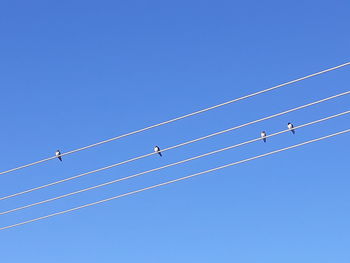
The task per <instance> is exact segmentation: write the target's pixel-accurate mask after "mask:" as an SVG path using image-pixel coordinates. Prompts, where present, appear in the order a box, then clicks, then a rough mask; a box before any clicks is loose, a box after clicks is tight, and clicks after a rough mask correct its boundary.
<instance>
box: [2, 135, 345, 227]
mask: <svg viewBox="0 0 350 263" xmlns="http://www.w3.org/2000/svg"><path fill="white" fill-rule="evenodd" d="M347 132H350V129H347V130H343V131H341V132H337V133H333V134H330V135H327V136H323V137H320V138H317V139H313V140H310V141H306V142H303V143H299V144H295V145H292V146H289V147H285V148H282V149H278V150H275V151H272V152H268V153H265V154H261V155H257V156H254V157H251V158H247V159H244V160H241V161H238V162H234V163H229V164H226V165H223V166H219V167H216V168H213V169H209V170H205V171H202V172H199V173H195V174H191V175H188V176H184V177H181V178H178V179H174V180H171V181H167V182H164V183H160V184H156V185H152V186H149V187H145V188H142V189H139V190H135V191H131V192H127V193H124V194H120V195H116V196H113V197H110V198H106V199H103V200H100V201H96V202H93V203H88V204H85V205H81V206H78V207H74V208H71V209H67V210H63V211H60V212H56V213H53V214H49V215H46V216H41V217H37V218H34V219H31V220H27V221H23V222H20V223H17V224H13V225H9V226H5V227H2V228H0V230H5V229H9V228H13V227H17V226H20V225H24V224H28V223H32V222H35V221H39V220H43V219H46V218H49V217H53V216H57V215H62V214H65V213H68V212H72V211H76V210H79V209H82V208H86V207H90V206H93V205H97V204H101V203H104V202H107V201H111V200H114V199H118V198H121V197H124V196H129V195H133V194H136V193H140V192H144V191H146V190H150V189H154V188H157V187H161V186H164V185H168V184H172V183H175V182H179V181H183V180H186V179H189V178H192V177H195V176H198V175H202V174H206V173H210V172H214V171H217V170H221V169H224V168H227V167H230V166H235V165H238V164H241V163H245V162H248V161H252V160H255V159H258V158H262V157H265V156H269V155H272V154H275V153H279V152H282V151H286V150H289V149H293V148H296V147H300V146H303V145H306V144H310V143H313V142H317V141H321V140H324V139H327V138H331V137H334V136H337V135H341V134H344V133H347Z"/></svg>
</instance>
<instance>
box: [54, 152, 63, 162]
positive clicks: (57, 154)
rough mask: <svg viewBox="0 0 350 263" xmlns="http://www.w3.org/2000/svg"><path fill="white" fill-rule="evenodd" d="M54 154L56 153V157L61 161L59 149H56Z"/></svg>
mask: <svg viewBox="0 0 350 263" xmlns="http://www.w3.org/2000/svg"><path fill="white" fill-rule="evenodd" d="M55 154H56V156H57V158H58V159H59V160H60V161H61V162H62V157H61V152H60V150H57V151H56V153H55Z"/></svg>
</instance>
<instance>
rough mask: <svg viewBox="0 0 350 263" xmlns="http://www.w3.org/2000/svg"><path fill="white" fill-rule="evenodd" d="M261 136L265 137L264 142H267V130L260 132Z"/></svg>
mask: <svg viewBox="0 0 350 263" xmlns="http://www.w3.org/2000/svg"><path fill="white" fill-rule="evenodd" d="M260 136H261V138H262V139H263V141H264V142H266V131H262V132H261V133H260Z"/></svg>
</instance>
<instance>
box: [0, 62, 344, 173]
mask: <svg viewBox="0 0 350 263" xmlns="http://www.w3.org/2000/svg"><path fill="white" fill-rule="evenodd" d="M348 65H350V62H346V63H344V64H341V65H338V66H335V67H332V68H328V69H325V70H322V71H319V72H316V73H313V74H310V75H307V76H304V77H301V78H298V79H295V80H292V81H288V82H285V83H282V84H279V85H277V86H273V87H271V88H268V89H264V90H261V91H258V92H255V93H252V94H249V95H245V96H242V97H239V98H236V99H233V100H230V101H226V102H224V103H221V104H217V105H215V106H211V107H208V108H205V109H202V110H198V111H195V112H192V113H189V114H186V115H183V116H180V117H177V118H174V119H170V120H167V121H164V122H160V123H158V124H154V125H151V126H148V127H145V128H142V129H139V130H136V131H133V132H129V133H126V134H122V135H119V136H116V137H113V138H110V139H107V140H104V141H100V142H97V143H94V144H90V145H88V146H84V147H81V148H78V149H75V150H72V151H69V152H65V153H62V154H61V156H65V155H68V154H72V153H76V152H79V151H83V150H86V149H89V148H92V147H95V146H98V145H101V144H104V143H108V142H111V141H115V140H118V139H121V138H124V137H127V136H130V135H133V134H137V133H140V132H143V131H147V130H150V129H153V128H156V127H159V126H162V125H165V124H169V123H172V122H175V121H178V120H181V119H185V118H188V117H191V116H194V115H197V114H200V113H203V112H206V111H210V110H213V109H216V108H219V107H222V106H225V105H228V104H231V103H234V102H237V101H240V100H244V99H247V98H251V97H254V96H256V95H259V94H262V93H265V92H269V91H272V90H275V89H278V88H281V87H284V86H287V85H290V84H293V83H296V82H299V81H302V80H305V79H308V78H311V77H315V76H318V75H321V74H324V73H327V72H330V71H333V70H336V69H339V68H342V67H345V66H348ZM55 158H57V156H52V157H48V158H45V159H42V160H39V161H36V162H32V163H29V164H26V165H22V166H18V167H15V168H12V169H9V170H6V171H3V172H0V175H2V174H6V173H10V172H13V171H17V170H20V169H23V168H26V167H29V166H33V165H36V164H39V163H43V162H46V161H49V160H52V159H55Z"/></svg>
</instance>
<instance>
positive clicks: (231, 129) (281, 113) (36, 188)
mask: <svg viewBox="0 0 350 263" xmlns="http://www.w3.org/2000/svg"><path fill="white" fill-rule="evenodd" d="M348 94H350V91H346V92H343V93H339V94H337V95H334V96H331V97H327V98H325V99H321V100H318V101H314V102H311V103H308V104H305V105H302V106H299V107H296V108H292V109H289V110H286V111H283V112H280V113H276V114H273V115H270V116H267V117H264V118H261V119H258V120H255V121H251V122H247V123H244V124H241V125H238V126H235V127H232V128H229V129H226V130H222V131H219V132H216V133H212V134H209V135H206V136H203V137H200V138H197V139H194V140H190V141H187V142H183V143H180V144H177V145H174V146H171V147H168V148H165V149H163V150H162V152H165V151H168V150H171V149H175V148H178V147H181V146H185V145H188V144H191V143H194V142H198V141H201V140H204V139H207V138H210V137H213V136H217V135H220V134H223V133H226V132H229V131H233V130H237V129H239V128H243V127H246V126H249V125H252V124H255V123H258V122H261V121H265V120H268V119H271V118H275V117H278V116H281V115H284V114H287V113H290V112H293V111H296V110H300V109H303V108H306V107H310V106H313V105H316V104H319V103H322V102H325V101H328V100H331V99H335V98H338V97H340V96H344V95H348ZM153 154H157V153H156V152H152V153H148V154H145V155H141V156H138V157H135V158H131V159H128V160H125V161H122V162H119V163H116V164H112V165H109V166H105V167H102V168H99V169H96V170H93V171H89V172H86V173H82V174H78V175H75V176H72V177H69V178H66V179H62V180H59V181H56V182H52V183H49V184H46V185H42V186H38V187H34V188H31V189H28V190H25V191H22V192H18V193H15V194H11V195H7V196H4V197H1V198H0V201H1V200H5V199H8V198H12V197H16V196H19V195H23V194H27V193H30V192H33V191H37V190H40V189H43V188H46V187H50V186H53V185H57V184H60V183H63V182H67V181H70V180H73V179H77V178H80V177H83V176H85V175H89V174H93V173H97V172H100V171H104V170H107V169H111V168H113V167H116V166H119V165H123V164H126V163H129V162H133V161H136V160H139V159H142V158H145V157H148V156H151V155H153Z"/></svg>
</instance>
